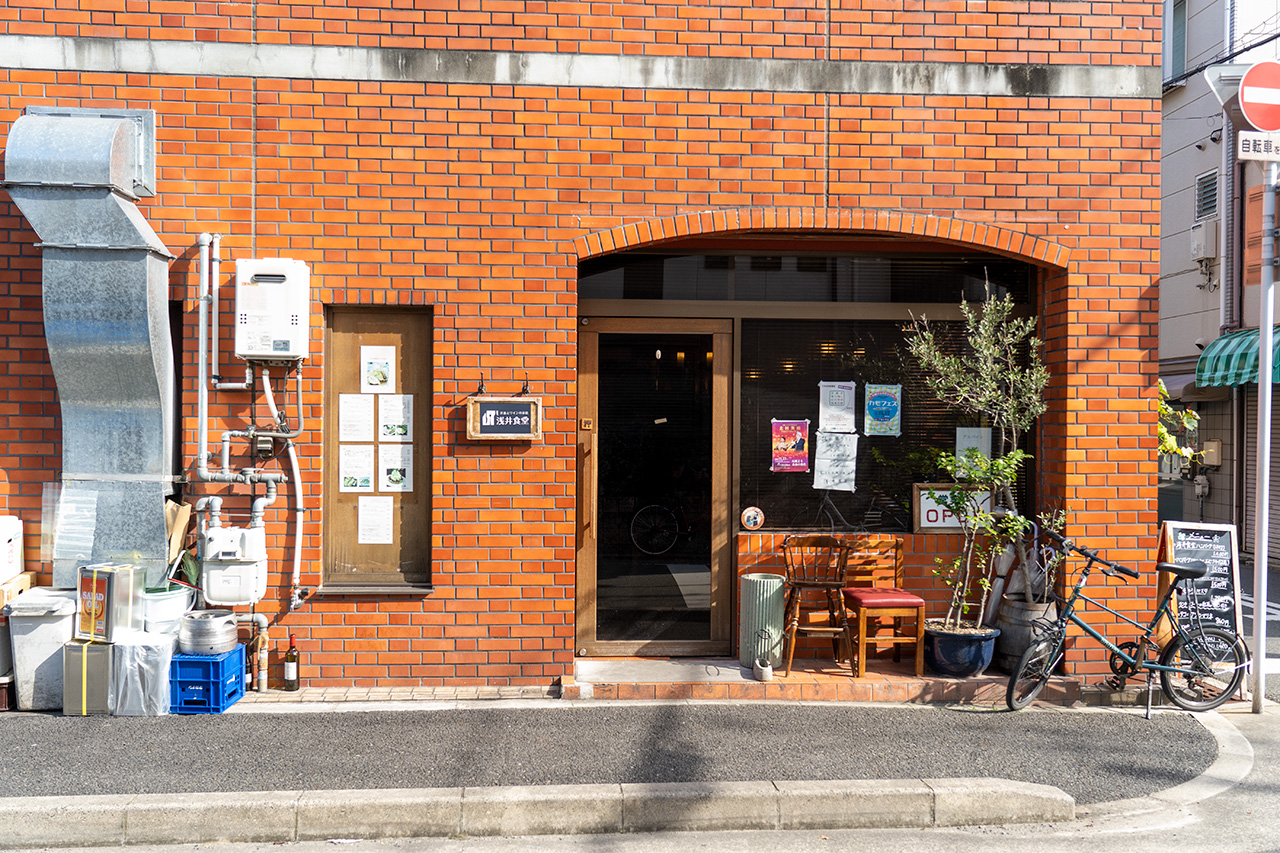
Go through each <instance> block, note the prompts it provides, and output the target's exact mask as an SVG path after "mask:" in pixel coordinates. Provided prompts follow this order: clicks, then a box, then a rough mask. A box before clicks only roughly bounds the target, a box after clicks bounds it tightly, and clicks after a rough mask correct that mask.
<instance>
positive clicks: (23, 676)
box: [5, 587, 77, 711]
mask: <svg viewBox="0 0 1280 853" xmlns="http://www.w3.org/2000/svg"><path fill="white" fill-rule="evenodd" d="M76 601H77V596H76V591H75V590H74V589H49V588H48V587H36V588H35V589H29V590H27V591H26V592H24V593H23V594H22V595H19V596H18V597H17V598H15V599H14V600H13V601H11V602H9V605H8V606H7V607H6V608H5V609H6V610H7V611H8V615H9V634H10V636H11V637H12V638H13V676H14V680H15V681H16V683H17V688H18V710H20V711H48V710H52V709H56V708H61V707H62V646H63V645H64V644H65V643H66V642H68V641H69V640H70V639H71V630H72V624H73V623H74V622H75V618H76V609H77V608H76Z"/></svg>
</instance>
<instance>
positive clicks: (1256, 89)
mask: <svg viewBox="0 0 1280 853" xmlns="http://www.w3.org/2000/svg"><path fill="white" fill-rule="evenodd" d="M1240 111H1241V112H1243V113H1244V117H1245V119H1246V120H1247V121H1248V122H1249V124H1251V125H1253V126H1254V128H1255V129H1257V130H1263V131H1267V132H1274V131H1278V130H1280V62H1275V61H1273V60H1270V59H1268V60H1266V61H1265V62H1259V63H1256V64H1254V65H1253V66H1251V67H1250V68H1249V70H1248V71H1246V72H1244V77H1242V78H1241V79H1240Z"/></svg>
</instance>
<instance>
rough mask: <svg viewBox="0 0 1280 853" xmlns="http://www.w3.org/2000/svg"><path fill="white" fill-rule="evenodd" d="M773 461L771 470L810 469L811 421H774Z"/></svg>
mask: <svg viewBox="0 0 1280 853" xmlns="http://www.w3.org/2000/svg"><path fill="white" fill-rule="evenodd" d="M772 444H773V462H772V464H771V465H770V466H769V470H770V471H801V472H803V471H808V470H809V421H808V420H803V421H779V420H774V422H773V436H772Z"/></svg>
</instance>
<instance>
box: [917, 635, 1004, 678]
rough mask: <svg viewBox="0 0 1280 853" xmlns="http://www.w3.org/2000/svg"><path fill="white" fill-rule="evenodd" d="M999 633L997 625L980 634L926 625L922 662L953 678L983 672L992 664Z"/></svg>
mask: <svg viewBox="0 0 1280 853" xmlns="http://www.w3.org/2000/svg"><path fill="white" fill-rule="evenodd" d="M998 636H1000V629H999V628H988V629H987V630H986V631H985V632H983V633H981V634H953V633H950V632H948V631H938V630H936V629H934V628H928V627H926V628H925V629H924V662H925V664H926V665H927V666H928V667H929V669H931V670H933V671H934V672H936V673H937V674H938V675H948V676H952V677H954V678H970V677H972V676H975V675H982V673H983V672H985V671H986V669H987V667H988V666H990V665H991V657H992V655H993V654H995V650H996V637H998Z"/></svg>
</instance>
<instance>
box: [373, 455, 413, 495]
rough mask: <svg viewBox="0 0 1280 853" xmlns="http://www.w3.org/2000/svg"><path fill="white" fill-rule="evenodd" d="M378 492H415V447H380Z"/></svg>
mask: <svg viewBox="0 0 1280 853" xmlns="http://www.w3.org/2000/svg"><path fill="white" fill-rule="evenodd" d="M378 491H380V492H412V491H413V446H412V445H408V444H383V445H380V446H379V447H378Z"/></svg>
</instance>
